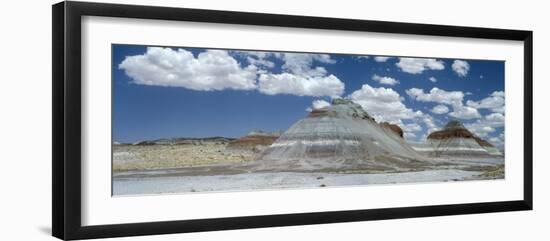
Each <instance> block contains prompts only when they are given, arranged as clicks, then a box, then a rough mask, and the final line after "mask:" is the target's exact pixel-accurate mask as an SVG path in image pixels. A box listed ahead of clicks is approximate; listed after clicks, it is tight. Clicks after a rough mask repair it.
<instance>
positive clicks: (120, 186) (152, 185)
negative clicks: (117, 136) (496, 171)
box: [113, 170, 481, 195]
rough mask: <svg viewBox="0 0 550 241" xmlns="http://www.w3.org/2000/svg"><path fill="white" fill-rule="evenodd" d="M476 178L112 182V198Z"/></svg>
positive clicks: (332, 176) (328, 176) (239, 177)
mask: <svg viewBox="0 0 550 241" xmlns="http://www.w3.org/2000/svg"><path fill="white" fill-rule="evenodd" d="M479 174H481V172H476V171H462V170H430V171H421V172H402V173H380V174H337V173H300V172H277V173H273V172H270V173H243V174H235V175H213V176H160V177H148V178H115V180H114V182H113V195H139V194H163V193H186V192H187V193H188V192H205V191H207V192H211V191H239V190H262V189H280V188H318V187H337V186H349V185H371V184H392V183H411V182H442V181H458V180H465V179H469V178H471V177H474V176H476V175H479Z"/></svg>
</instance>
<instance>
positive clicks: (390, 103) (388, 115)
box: [348, 84, 423, 123]
mask: <svg viewBox="0 0 550 241" xmlns="http://www.w3.org/2000/svg"><path fill="white" fill-rule="evenodd" d="M348 98H350V99H351V100H352V101H354V102H355V103H358V104H359V105H361V106H362V107H363V108H364V109H365V110H366V111H367V113H369V114H370V115H371V116H373V117H374V118H375V119H376V120H377V121H387V122H390V123H400V122H401V119H413V118H417V117H420V116H422V115H423V113H422V112H421V111H413V110H412V109H410V108H407V107H406V106H405V104H403V102H402V99H403V98H402V97H401V96H400V95H399V93H397V92H396V91H394V90H392V89H390V88H384V87H380V88H373V87H371V86H370V85H368V84H364V85H363V86H362V87H361V89H359V90H356V91H354V92H353V93H351V95H349V97H348Z"/></svg>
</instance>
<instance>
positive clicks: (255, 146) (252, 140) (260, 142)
mask: <svg viewBox="0 0 550 241" xmlns="http://www.w3.org/2000/svg"><path fill="white" fill-rule="evenodd" d="M281 133H282V131H278V132H265V131H262V130H254V131H251V132H250V133H248V134H247V135H245V136H243V137H240V138H237V139H235V140H232V141H230V142H229V143H228V144H227V146H226V147H225V148H226V150H229V151H252V152H256V153H257V152H261V151H262V150H264V149H265V148H266V147H267V146H269V145H271V144H273V142H275V141H276V140H277V138H279V136H281Z"/></svg>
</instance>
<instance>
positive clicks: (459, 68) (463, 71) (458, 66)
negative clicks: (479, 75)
mask: <svg viewBox="0 0 550 241" xmlns="http://www.w3.org/2000/svg"><path fill="white" fill-rule="evenodd" d="M451 67H452V68H453V71H454V72H455V73H456V74H457V75H458V76H460V77H465V76H466V75H468V71H470V64H468V62H466V61H464V60H458V59H457V60H455V61H453V64H452V66H451Z"/></svg>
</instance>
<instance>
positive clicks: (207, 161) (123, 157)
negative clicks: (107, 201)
mask: <svg viewBox="0 0 550 241" xmlns="http://www.w3.org/2000/svg"><path fill="white" fill-rule="evenodd" d="M225 145H226V144H218V143H206V144H202V145H192V144H189V145H150V146H134V145H114V146H113V171H114V172H118V171H130V170H151V169H167V168H184V167H195V166H205V165H214V164H220V163H224V164H231V163H242V162H247V161H251V160H253V159H254V155H253V154H252V153H246V152H240V153H236V152H229V151H226V150H225Z"/></svg>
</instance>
